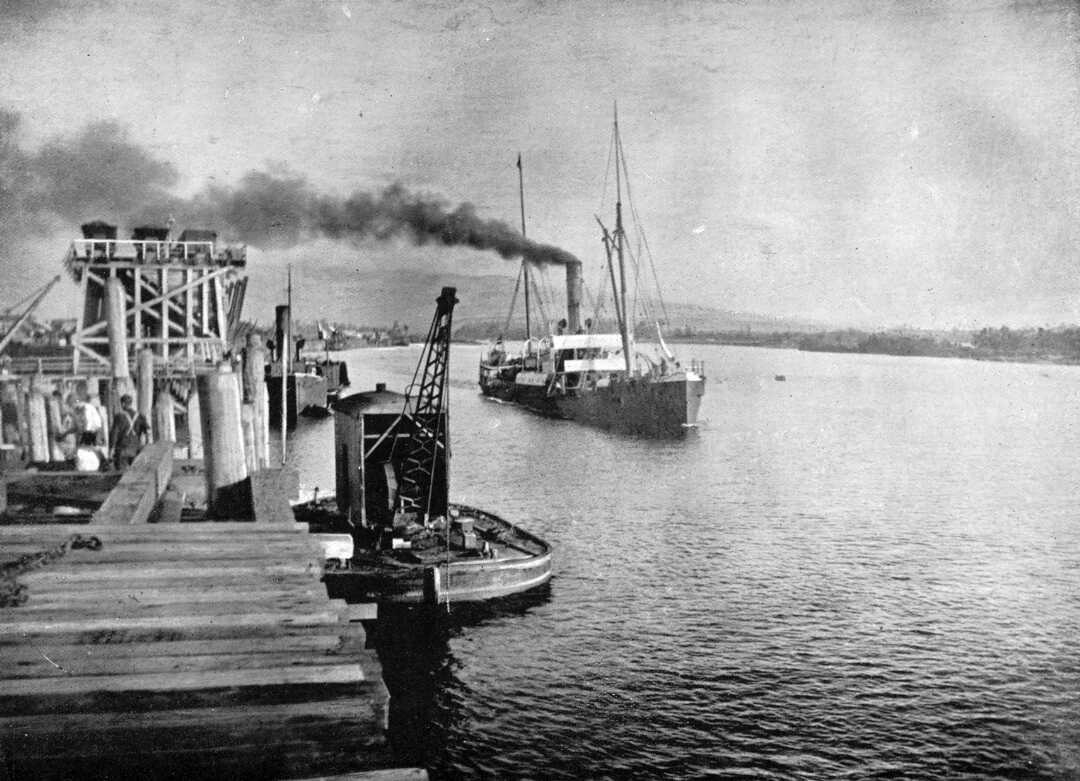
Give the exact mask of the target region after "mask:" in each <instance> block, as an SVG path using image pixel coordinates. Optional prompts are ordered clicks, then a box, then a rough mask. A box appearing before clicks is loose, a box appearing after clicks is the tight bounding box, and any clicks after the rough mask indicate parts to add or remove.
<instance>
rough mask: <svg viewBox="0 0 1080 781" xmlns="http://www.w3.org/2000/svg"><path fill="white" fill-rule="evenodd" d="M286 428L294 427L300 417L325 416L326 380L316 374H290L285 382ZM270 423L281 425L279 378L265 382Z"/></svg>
mask: <svg viewBox="0 0 1080 781" xmlns="http://www.w3.org/2000/svg"><path fill="white" fill-rule="evenodd" d="M286 384H287V396H286V414H285V417H286V426H287V427H288V428H290V429H292V428H295V427H296V421H297V418H298V417H299V416H300V415H325V414H326V412H327V407H326V405H327V399H328V396H327V383H326V378H325V377H321V376H319V375H316V374H290V375H289V376H288V378H287V381H286ZM266 390H267V396H268V397H269V407H270V422H271V424H272V425H274V426H280V425H281V376H280V375H278V376H277V377H269V378H267V380H266Z"/></svg>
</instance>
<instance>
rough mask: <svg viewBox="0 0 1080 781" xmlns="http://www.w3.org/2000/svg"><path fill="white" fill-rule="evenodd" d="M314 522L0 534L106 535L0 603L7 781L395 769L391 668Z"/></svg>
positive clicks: (53, 528)
mask: <svg viewBox="0 0 1080 781" xmlns="http://www.w3.org/2000/svg"><path fill="white" fill-rule="evenodd" d="M306 529H307V527H306V526H303V525H300V524H296V523H292V522H277V523H252V522H246V523H244V522H217V523H215V522H205V523H179V524H165V525H158V524H136V525H126V524H116V523H105V524H97V523H95V524H90V525H77V524H73V525H65V524H49V525H32V526H31V525H23V526H0V561H9V560H12V559H14V558H17V557H18V556H20V555H22V554H24V553H28V552H32V551H35V550H42V549H45V548H49V547H52V546H54V545H56V544H57V543H59V542H61V541H63V540H64V539H66V538H67V537H68V536H69V535H70V534H74V533H77V534H81V535H83V536H87V535H94V536H97V537H98V538H99V539H100V540H101V541H102V548H101V549H100V550H99V551H91V550H85V549H77V550H70V551H68V553H67V554H66V555H65V556H64V557H63V558H61V559H58V560H56V561H53V562H51V563H49V564H47V565H45V566H44V567H42V568H40V569H37V570H34V571H32V572H30V573H26V574H25V575H22V576H20V577H19V582H20V583H23V584H24V585H26V587H27V589H28V593H29V599H28V601H27V603H26V604H25V605H24V606H21V607H11V608H0V781H3V780H4V779H7V778H69V777H80V778H93V777H141V778H155V777H210V778H213V777H229V778H285V777H290V776H310V775H313V774H334V773H346V772H357V771H364V770H371V769H376V768H380V767H386V766H387V764H389V753H388V749H387V746H386V739H385V728H386V719H387V703H388V694H387V692H386V687H385V685H384V684H383V682H382V678H381V668H380V666H379V663H378V660H377V658H376V657H375V655H374V652H373V651H370V650H366V649H365V647H364V646H365V641H364V635H363V629H362V628H361V625H360V624H359V623H358V622H355V621H352V622H351V621H350V609H349V606H347V605H345V603H344V602H342V601H340V600H331V599H329V597H328V596H327V595H326V590H325V586H324V584H323V583H322V582H321V577H322V561H321V560H320V557H321V555H322V554H321V549H320V546H319V544H318V542H317V541H316V540H315V539H314V538H313V537H311V536H310V535H309V534H308V533H307V530H306ZM180 769H182V772H180ZM177 773H179V775H177Z"/></svg>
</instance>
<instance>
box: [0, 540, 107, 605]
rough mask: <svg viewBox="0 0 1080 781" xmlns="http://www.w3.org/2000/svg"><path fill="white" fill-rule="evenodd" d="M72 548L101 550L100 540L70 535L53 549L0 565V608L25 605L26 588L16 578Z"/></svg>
mask: <svg viewBox="0 0 1080 781" xmlns="http://www.w3.org/2000/svg"><path fill="white" fill-rule="evenodd" d="M72 548H85V549H86V550H101V540H99V539H98V538H97V537H93V536H91V537H84V536H82V535H81V534H72V535H71V536H70V537H68V538H67V539H66V540H64V541H63V542H61V543H60V544H59V545H57V546H55V547H52V548H46V549H45V550H42V551H37V552H35V553H27V554H26V555H25V556H20V557H19V558H17V559H15V560H14V561H5V562H3V563H2V564H0V607H18V606H19V605H22V604H25V603H26V600H27V593H26V586H24V585H22V584H21V583H19V582H18V581H17V580H16V578H18V577H19V575H24V574H26V573H27V572H30V571H31V570H35V569H37V568H39V567H44V566H45V565H46V564H48V563H49V562H52V561H56V560H57V559H59V558H60V557H62V556H63V555H64V554H65V553H67V552H68V551H69V550H71V549H72Z"/></svg>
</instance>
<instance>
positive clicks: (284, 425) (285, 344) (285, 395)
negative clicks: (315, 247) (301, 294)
mask: <svg viewBox="0 0 1080 781" xmlns="http://www.w3.org/2000/svg"><path fill="white" fill-rule="evenodd" d="M287 279H288V284H287V287H286V291H285V301H286V305H287V308H286V310H285V311H286V312H287V314H286V315H285V329H284V338H283V339H282V340H281V341H282V344H281V345H280V346H279V347H278V352H279V353H280V357H281V463H282V464H284V463H285V456H286V451H287V448H288V429H289V359H290V358H291V357H292V355H291V353H292V263H290V264H289V268H288V277H287Z"/></svg>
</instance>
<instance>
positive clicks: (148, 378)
mask: <svg viewBox="0 0 1080 781" xmlns="http://www.w3.org/2000/svg"><path fill="white" fill-rule="evenodd" d="M136 409H138V410H139V414H140V415H142V416H143V417H144V418H146V419H147V420H152V419H153V414H154V351H153V350H151V349H149V348H144V349H142V350H139V393H138V398H137V399H136Z"/></svg>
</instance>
